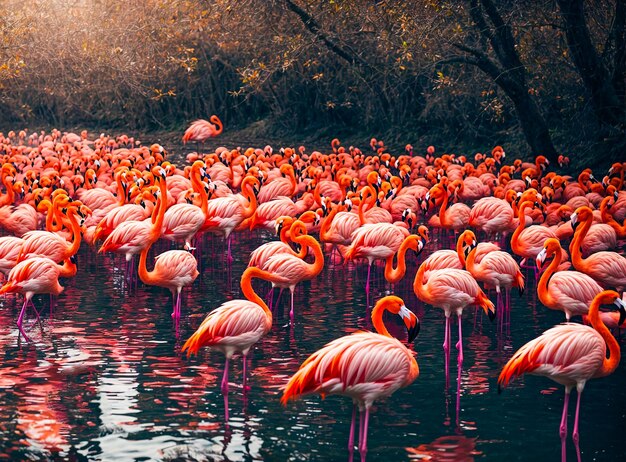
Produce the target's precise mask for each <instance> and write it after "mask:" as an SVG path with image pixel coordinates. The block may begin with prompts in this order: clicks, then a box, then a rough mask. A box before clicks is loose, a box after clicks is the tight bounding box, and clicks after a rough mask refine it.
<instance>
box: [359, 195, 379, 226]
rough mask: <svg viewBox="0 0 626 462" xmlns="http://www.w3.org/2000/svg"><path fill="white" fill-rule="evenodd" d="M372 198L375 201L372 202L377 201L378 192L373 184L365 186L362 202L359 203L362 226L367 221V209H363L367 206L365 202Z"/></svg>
mask: <svg viewBox="0 0 626 462" xmlns="http://www.w3.org/2000/svg"><path fill="white" fill-rule="evenodd" d="M370 197H371V198H372V199H373V201H372V203H374V204H375V203H376V193H375V189H374V186H372V185H368V186H366V187H365V190H364V191H363V197H362V199H361V202H360V203H359V223H360V224H361V226H363V225H364V224H365V223H366V221H365V210H363V209H364V208H365V202H366V201H367V200H368V199H369V198H370Z"/></svg>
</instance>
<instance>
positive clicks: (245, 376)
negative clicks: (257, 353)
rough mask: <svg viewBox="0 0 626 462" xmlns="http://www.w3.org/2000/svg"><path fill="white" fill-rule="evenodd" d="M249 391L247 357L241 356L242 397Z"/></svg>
mask: <svg viewBox="0 0 626 462" xmlns="http://www.w3.org/2000/svg"><path fill="white" fill-rule="evenodd" d="M249 390H250V387H249V386H248V355H243V393H244V395H245V394H246V392H248V391H249Z"/></svg>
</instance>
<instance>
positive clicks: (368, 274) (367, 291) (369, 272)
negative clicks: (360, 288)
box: [365, 263, 372, 295]
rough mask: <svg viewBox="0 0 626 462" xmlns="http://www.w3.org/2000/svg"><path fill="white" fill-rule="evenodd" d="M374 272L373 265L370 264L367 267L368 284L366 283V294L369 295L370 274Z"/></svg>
mask: <svg viewBox="0 0 626 462" xmlns="http://www.w3.org/2000/svg"><path fill="white" fill-rule="evenodd" d="M371 272H372V264H371V263H370V264H369V266H368V267H367V282H366V283H365V293H366V294H368V295H369V293H370V274H371Z"/></svg>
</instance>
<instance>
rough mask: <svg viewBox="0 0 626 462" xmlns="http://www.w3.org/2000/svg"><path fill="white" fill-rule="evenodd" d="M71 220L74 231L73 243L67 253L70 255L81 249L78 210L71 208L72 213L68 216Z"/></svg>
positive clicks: (71, 227)
mask: <svg viewBox="0 0 626 462" xmlns="http://www.w3.org/2000/svg"><path fill="white" fill-rule="evenodd" d="M67 218H68V220H69V222H70V229H71V231H72V243H71V244H70V246H69V247H68V248H67V250H66V254H67V255H68V257H69V256H72V255H75V254H76V252H78V249H80V242H81V229H80V225H79V224H78V221H77V220H76V210H75V209H74V210H70V213H69V214H68V216H67Z"/></svg>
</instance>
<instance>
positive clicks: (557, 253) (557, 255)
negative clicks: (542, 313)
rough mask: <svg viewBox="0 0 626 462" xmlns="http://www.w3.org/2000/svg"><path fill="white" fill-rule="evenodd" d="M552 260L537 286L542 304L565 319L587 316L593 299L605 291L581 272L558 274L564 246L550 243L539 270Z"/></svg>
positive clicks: (543, 250)
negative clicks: (563, 315) (558, 311)
mask: <svg viewBox="0 0 626 462" xmlns="http://www.w3.org/2000/svg"><path fill="white" fill-rule="evenodd" d="M549 257H553V260H552V262H551V263H550V265H549V266H548V268H547V269H546V270H545V271H544V272H543V274H542V275H541V278H540V279H539V284H538V285H537V295H538V297H539V301H540V302H541V303H543V304H544V305H545V306H547V307H548V308H550V309H552V310H561V311H563V312H565V319H566V320H567V322H569V321H570V319H571V317H572V316H576V315H579V316H580V315H585V314H587V312H588V311H589V305H590V304H591V302H592V301H593V299H594V297H595V296H596V295H598V294H599V293H600V292H602V287H600V285H599V284H598V283H597V282H596V281H594V280H593V279H592V278H591V277H589V276H587V275H586V274H585V273H581V272H579V271H558V272H557V268H558V267H559V264H560V263H561V243H560V242H559V241H558V240H557V239H553V238H551V239H547V240H546V243H545V244H544V247H543V249H542V250H541V252H539V254H538V255H537V267H538V268H540V269H541V267H542V266H543V264H544V262H545V260H546V258H549Z"/></svg>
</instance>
